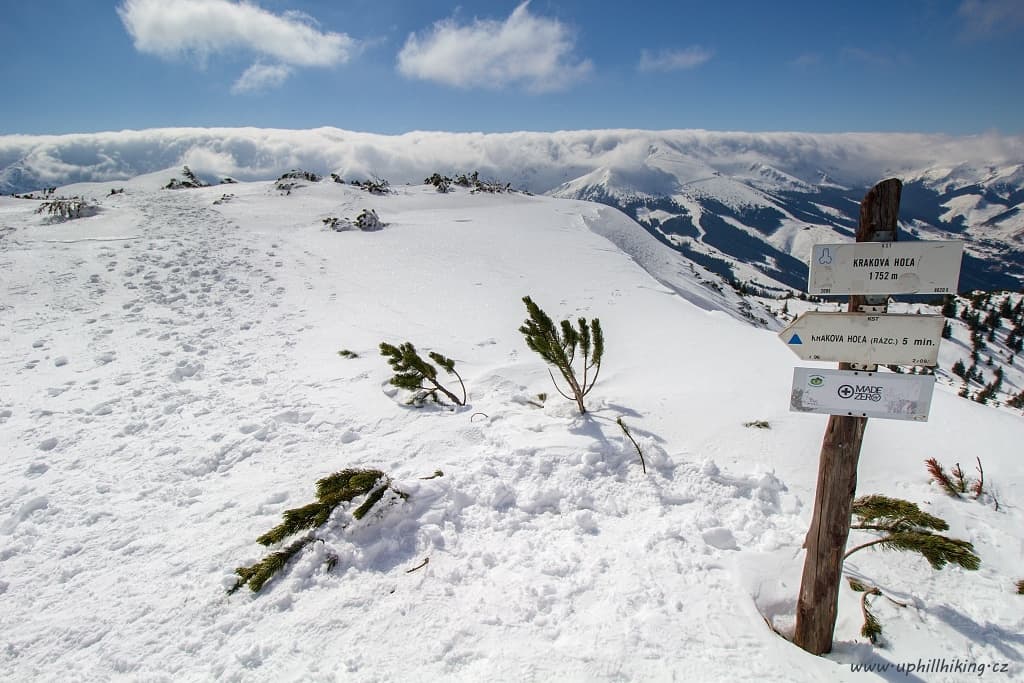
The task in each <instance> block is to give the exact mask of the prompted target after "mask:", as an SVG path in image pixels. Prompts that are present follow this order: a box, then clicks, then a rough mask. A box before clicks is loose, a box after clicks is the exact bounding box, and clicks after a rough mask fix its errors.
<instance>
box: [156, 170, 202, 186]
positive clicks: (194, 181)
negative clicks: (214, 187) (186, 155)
mask: <svg viewBox="0 0 1024 683" xmlns="http://www.w3.org/2000/svg"><path fill="white" fill-rule="evenodd" d="M181 174H182V175H183V176H185V179H184V180H178V179H177V178H171V179H170V181H169V182H168V183H167V184H166V185H164V186H163V188H162V189H164V190H190V189H195V188H197V187H208V184H207V183H205V182H203V181H202V180H200V179H199V177H198V176H196V174H195V173H193V172H192V169H191V168H189V167H188V166H185V167H184V168H183V169H182V171H181Z"/></svg>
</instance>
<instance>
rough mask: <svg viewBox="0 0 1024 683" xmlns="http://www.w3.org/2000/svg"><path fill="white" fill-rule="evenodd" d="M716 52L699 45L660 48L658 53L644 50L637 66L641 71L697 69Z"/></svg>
mask: <svg viewBox="0 0 1024 683" xmlns="http://www.w3.org/2000/svg"><path fill="white" fill-rule="evenodd" d="M713 54H714V53H713V52H711V51H710V50H705V49H704V48H702V47H700V46H699V45H694V46H692V47H688V48H686V49H684V50H660V51H658V52H657V53H654V52H651V51H650V50H644V51H643V52H641V53H640V63H639V64H638V65H637V68H638V69H640V70H641V71H681V70H683V69H696V68H697V67H698V66H700V65H701V64H704V63H705V62H707V61H708V60H710V59H711V57H712V55H713Z"/></svg>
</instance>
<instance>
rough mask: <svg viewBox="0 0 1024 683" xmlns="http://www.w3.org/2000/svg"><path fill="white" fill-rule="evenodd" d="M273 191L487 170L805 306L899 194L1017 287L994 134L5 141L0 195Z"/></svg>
mask: <svg viewBox="0 0 1024 683" xmlns="http://www.w3.org/2000/svg"><path fill="white" fill-rule="evenodd" d="M183 164H188V165H190V167H191V168H192V169H193V170H194V171H196V172H197V173H199V174H200V175H206V176H208V177H210V178H219V177H224V176H233V177H236V178H239V179H243V180H257V179H269V178H273V177H276V176H278V175H280V174H281V173H282V172H284V171H287V170H290V169H292V168H303V169H307V170H311V171H315V172H318V173H327V172H336V173H339V174H340V175H342V176H343V177H353V178H354V177H369V176H371V175H377V176H381V177H386V178H388V179H390V180H391V182H392V183H418V182H422V180H423V178H424V177H426V176H428V175H430V174H431V173H433V172H434V171H439V172H441V173H448V174H452V173H457V172H465V171H471V170H479V171H480V174H481V176H484V177H489V178H492V179H495V180H501V181H503V182H504V181H508V182H511V183H512V184H513V185H514V186H518V187H522V188H524V189H527V190H529V191H531V192H535V193H544V194H550V195H553V196H557V197H569V198H574V199H588V200H592V201H596V202H601V203H604V204H608V205H611V206H614V207H617V208H619V209H621V210H622V211H624V212H625V213H626V214H628V215H629V216H630V217H632V218H634V219H635V220H636V221H638V222H639V223H640V224H642V225H643V226H645V227H646V229H647V230H648V231H649V232H650V233H651V234H652V235H654V236H655V237H656V238H658V239H659V240H660V241H662V242H663V243H665V244H667V245H670V246H671V247H673V248H674V249H676V250H677V251H679V252H681V253H682V254H684V255H685V256H686V257H688V258H690V259H692V260H693V261H695V262H697V263H699V264H700V265H702V266H704V267H705V268H707V269H709V270H711V271H713V272H716V273H718V274H719V275H721V276H722V277H724V278H725V279H727V280H732V281H738V282H743V283H747V284H748V285H750V286H752V287H756V288H760V289H763V290H765V292H766V293H769V294H771V293H774V292H779V293H781V292H783V291H786V290H790V289H792V290H796V291H801V290H803V288H804V285H805V283H806V274H807V267H806V264H805V259H806V257H807V254H808V253H809V252H810V248H811V245H812V244H815V243H821V242H828V241H846V240H850V239H852V237H853V234H854V231H855V230H856V226H857V215H858V207H859V203H860V201H861V199H862V198H863V196H864V194H865V192H866V191H867V190H868V189H869V188H870V187H871V186H872V185H873V184H874V183H875V182H877V181H879V180H881V179H884V178H887V177H898V178H900V179H901V180H903V183H904V187H903V198H902V203H901V211H900V215H901V221H900V227H901V235H900V238H901V239H963V240H965V241H966V243H967V252H966V254H965V261H964V267H963V271H962V275H961V281H960V289H961V291H967V290H972V289H986V290H996V289H1012V290H1017V289H1020V288H1021V284H1022V281H1024V140H1022V139H1021V138H1014V137H1002V136H997V135H984V136H973V137H960V138H953V137H946V136H933V135H914V134H861V133H857V134H853V133H851V134H801V133H720V132H709V131H634V130H608V131H568V132H555V133H501V134H480V133H431V132H416V133H408V134H405V135H399V136H382V135H374V134H368V133H353V132H348V131H343V130H339V129H334V128H320V129H315V130H306V131H292V130H274V129H253V128H220V129H197V128H187V129H155V130H144V131H121V132H115V133H94V134H76V135H61V136H20V135H15V136H0V192H3V193H11V192H24V191H29V190H34V189H38V188H41V187H44V186H54V185H65V184H68V183H74V182H82V181H98V182H108V181H109V182H116V181H117V180H119V179H125V178H129V177H134V176H138V175H142V174H146V173H154V172H158V171H162V170H166V169H175V170H179V169H180V167H181V166H182V165H183Z"/></svg>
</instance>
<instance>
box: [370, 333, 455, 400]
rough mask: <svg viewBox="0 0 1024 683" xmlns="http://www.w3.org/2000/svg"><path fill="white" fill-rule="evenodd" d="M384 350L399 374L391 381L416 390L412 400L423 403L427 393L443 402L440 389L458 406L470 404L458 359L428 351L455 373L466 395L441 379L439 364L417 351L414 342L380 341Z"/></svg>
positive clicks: (428, 395) (389, 361) (401, 387)
mask: <svg viewBox="0 0 1024 683" xmlns="http://www.w3.org/2000/svg"><path fill="white" fill-rule="evenodd" d="M380 353H381V355H382V356H386V357H387V359H388V363H390V365H391V368H392V369H393V370H394V371H395V376H394V377H392V378H391V384H392V385H393V386H396V387H398V388H400V389H407V390H409V391H412V392H414V395H413V398H412V401H411V403H414V404H417V405H418V404H421V403H422V402H423V401H424V400H426V398H427V397H430V398H431V399H433V401H434V402H435V403H440V402H441V401H440V399H439V398H438V396H437V394H438V392H440V393H442V394H444V395H445V396H446V397H447V398H448V400H449V401H451V402H452V403H454V404H455V405H457V406H464V405H466V385H465V383H464V382H463V381H462V377H461V376H460V375H459V373H458V372H457V371H456V370H455V361H453V360H452V359H451V358H446V357H444V356H442V355H441V354H439V353H437V352H435V351H431V352H430V353H428V354H427V355H428V356H429V357H430V360H432V361H434V362H435V363H437V364H438V365H440V366H441V367H442V368H444V369H445V371H447V372H448V374H449V375H455V377H456V378H457V379H458V380H459V385H460V386H461V387H462V398H461V399H460V398H459V397H458V396H456V395H455V394H453V393H452V392H451V391H449V390H448V389H447V388H445V387H444V385H442V384H441V382H440V381H439V380H438V379H437V368H436V367H434V366H433V365H431V364H430V363H429V362H428V361H426V360H424V359H423V358H422V357H421V356H420V354H419V353H418V352H417V351H416V347H415V346H413V345H412V343H411V342H405V343H404V344H402V345H400V346H392V345H391V344H388V343H387V342H381V343H380Z"/></svg>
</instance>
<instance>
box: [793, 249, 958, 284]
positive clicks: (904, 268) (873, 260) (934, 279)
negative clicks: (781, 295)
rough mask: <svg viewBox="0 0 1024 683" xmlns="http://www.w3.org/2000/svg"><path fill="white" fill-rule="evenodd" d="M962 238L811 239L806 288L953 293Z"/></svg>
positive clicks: (956, 279) (956, 280)
mask: <svg viewBox="0 0 1024 683" xmlns="http://www.w3.org/2000/svg"><path fill="white" fill-rule="evenodd" d="M963 254H964V243H963V242H960V241H956V240H948V241H946V240H944V241H938V240H926V241H918V242H854V243H849V244H816V245H814V248H813V249H812V250H811V264H810V265H811V272H810V274H809V275H808V278H807V292H808V293H809V294H956V286H957V282H959V280H960V261H961V259H962V258H963Z"/></svg>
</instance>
